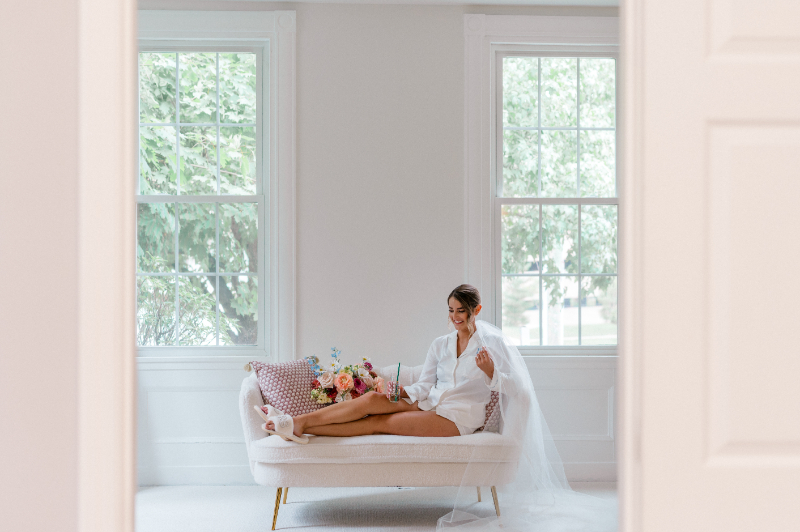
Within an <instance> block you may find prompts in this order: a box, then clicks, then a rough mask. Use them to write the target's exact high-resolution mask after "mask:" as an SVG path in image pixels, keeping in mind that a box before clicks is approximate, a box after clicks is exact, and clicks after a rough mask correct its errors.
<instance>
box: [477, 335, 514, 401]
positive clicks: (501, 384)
mask: <svg viewBox="0 0 800 532" xmlns="http://www.w3.org/2000/svg"><path fill="white" fill-rule="evenodd" d="M504 347H505V346H504V345H502V344H501V345H492V346H491V347H487V348H486V350H487V351H488V352H489V356H491V357H492V362H494V374H493V375H492V378H491V379H490V378H489V376H488V375H486V374H485V373H484V375H483V382H485V383H486V386H488V387H489V389H490V390H491V391H493V392H501V393H504V394H507V395H510V396H514V395H516V394H517V385H516V381H515V380H514V378H513V376H512V375H511V364H510V363H509V358H508V357H509V355H508V353H507V352H506V350H505V349H504Z"/></svg>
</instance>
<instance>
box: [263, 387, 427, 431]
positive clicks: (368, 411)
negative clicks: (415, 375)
mask: <svg viewBox="0 0 800 532" xmlns="http://www.w3.org/2000/svg"><path fill="white" fill-rule="evenodd" d="M413 411H417V412H418V411H419V407H418V406H417V404H416V403H414V404H408V403H406V402H405V401H403V400H402V399H401V400H400V401H397V402H396V403H393V402H391V401H389V399H388V398H387V397H386V396H385V395H383V394H381V393H377V392H369V393H366V394H364V395H362V396H361V397H359V398H358V399H353V400H352V401H344V402H341V403H337V404H335V405H331V406H328V407H325V408H322V409H320V410H317V411H316V412H311V413H310V414H302V415H299V416H297V417H296V418H294V433H295V435H296V436H301V435H303V434H304V433H308V431H307V427H318V426H322V425H330V424H333V423H347V422H349V421H356V420H359V419H361V418H363V417H365V416H369V415H375V414H391V413H394V412H413ZM267 428H268V429H269V430H274V426H273V424H272V422H271V421H270V422H269V423H267ZM308 434H313V433H308Z"/></svg>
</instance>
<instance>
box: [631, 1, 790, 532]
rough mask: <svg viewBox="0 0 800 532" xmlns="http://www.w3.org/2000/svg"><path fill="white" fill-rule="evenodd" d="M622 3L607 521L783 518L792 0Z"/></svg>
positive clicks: (706, 522)
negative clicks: (615, 336)
mask: <svg viewBox="0 0 800 532" xmlns="http://www.w3.org/2000/svg"><path fill="white" fill-rule="evenodd" d="M623 13H624V17H625V18H624V24H623V27H624V54H625V55H624V75H625V81H624V83H625V133H624V135H625V156H624V167H625V168H624V174H625V181H624V189H623V191H622V192H623V195H622V197H623V200H622V201H621V204H623V205H624V206H625V208H623V212H622V220H623V227H624V229H623V231H621V234H622V233H623V232H624V234H625V235H628V238H627V240H626V241H625V242H624V243H623V250H624V252H623V260H622V267H621V268H620V271H623V269H624V271H625V272H628V274H627V275H625V274H623V275H622V276H621V279H624V282H623V286H622V288H621V290H620V295H621V297H622V301H623V303H622V305H621V307H620V308H621V309H623V314H624V315H623V316H622V320H623V321H622V323H623V326H622V327H621V329H620V330H621V331H623V334H624V338H623V340H622V342H621V345H622V346H623V356H622V371H621V385H622V387H623V389H624V393H623V397H622V399H623V400H622V405H623V412H622V416H621V419H622V426H623V428H622V442H623V443H622V445H623V471H622V472H621V478H622V482H621V489H622V500H623V519H622V522H623V523H624V530H627V531H633V530H636V531H640V530H641V531H648V532H651V531H662V530H663V531H670V532H672V531H676V530H679V531H682V532H688V531H703V532H715V531H725V532H739V531H742V532H743V531H748V532H750V531H754V530H765V531H766V530H769V531H792V530H800V503H798V501H800V385H798V382H799V381H800V283H798V282H797V278H796V275H795V273H794V272H795V270H796V269H797V266H798V264H800V237H798V231H800V4H798V2H797V1H796V0H705V1H702V2H701V1H697V0H648V1H644V0H631V1H630V2H626V3H624V4H623Z"/></svg>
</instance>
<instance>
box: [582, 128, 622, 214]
mask: <svg viewBox="0 0 800 532" xmlns="http://www.w3.org/2000/svg"><path fill="white" fill-rule="evenodd" d="M615 146H616V132H614V131H581V196H582V197H584V198H609V197H614V196H616V195H617V190H616V189H617V183H616V181H617V171H616V166H617V160H616V148H615Z"/></svg>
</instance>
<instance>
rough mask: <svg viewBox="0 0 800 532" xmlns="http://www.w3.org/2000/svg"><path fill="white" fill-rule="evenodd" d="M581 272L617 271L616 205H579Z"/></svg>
mask: <svg viewBox="0 0 800 532" xmlns="http://www.w3.org/2000/svg"><path fill="white" fill-rule="evenodd" d="M581 273H617V206H616V205H583V206H582V207H581Z"/></svg>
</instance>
